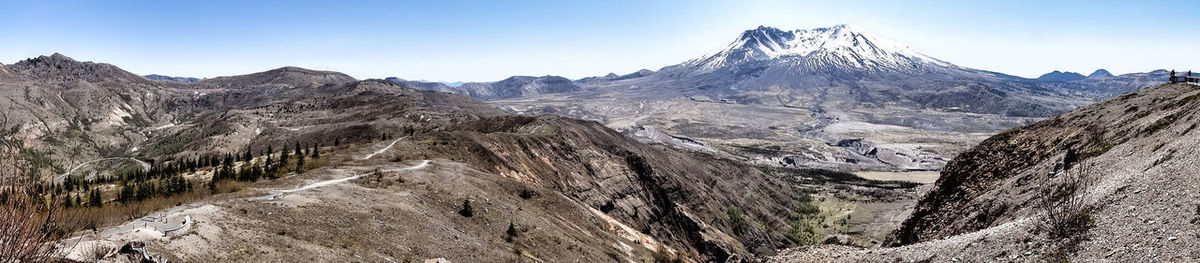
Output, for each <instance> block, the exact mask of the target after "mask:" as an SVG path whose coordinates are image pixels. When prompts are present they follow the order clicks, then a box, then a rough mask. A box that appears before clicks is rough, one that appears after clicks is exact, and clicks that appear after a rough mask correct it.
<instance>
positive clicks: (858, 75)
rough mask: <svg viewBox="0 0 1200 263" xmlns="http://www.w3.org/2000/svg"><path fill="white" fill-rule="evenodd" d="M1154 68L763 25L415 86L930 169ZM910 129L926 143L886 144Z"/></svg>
mask: <svg viewBox="0 0 1200 263" xmlns="http://www.w3.org/2000/svg"><path fill="white" fill-rule="evenodd" d="M1159 74H1165V73H1164V72H1160V71H1154V72H1150V73H1135V74H1126V75H1121V76H1109V75H1110V74H1108V73H1107V71H1103V70H1098V71H1097V72H1096V73H1093V74H1092V75H1093V76H1095V77H1092V78H1088V77H1084V76H1082V75H1079V74H1076V73H1064V72H1058V73H1052V74H1048V76H1044V78H1042V79H1027V78H1022V77H1017V76H1012V75H1007V74H1003V73H998V72H993V71H987V70H980V69H972V68H966V67H961V66H957V65H954V64H952V63H950V62H947V61H944V60H941V59H937V58H933V57H930V56H928V55H925V54H924V53H921V52H920V51H917V50H915V49H913V48H911V47H909V46H907V45H904V44H902V43H898V42H895V41H892V40H889V39H886V38H884V37H882V36H880V35H878V34H875V33H873V32H871V31H869V30H867V29H865V28H864V27H862V26H858V25H853V24H847V25H836V26H832V27H826V28H814V29H801V30H781V29H777V28H772V27H766V26H760V27H758V28H754V29H750V30H746V31H744V32H742V33H741V34H739V35H738V36H737V37H736V38H734V39H733V41H731V42H730V43H729V44H727V45H725V47H723V48H721V49H719V50H717V51H715V52H713V53H710V54H708V55H705V56H701V57H698V58H695V59H690V60H687V61H683V62H682V63H680V64H677V65H671V66H666V67H663V68H662V69H660V70H658V71H651V70H643V71H639V72H636V73H633V74H628V75H623V76H618V75H617V74H608V75H605V76H598V77H588V78H583V79H580V80H577V81H574V84H575V85H576V86H578V88H563V89H542V90H539V92H526V93H517V92H512V91H511V90H513V88H512V87H511V86H475V87H476V88H475V89H473V90H466V89H446V88H444V87H440V86H436V85H430V86H429V87H428V88H423V89H429V90H442V91H447V92H453V93H459V94H467V95H470V96H472V97H475V98H477V99H481V100H489V101H493V104H494V105H497V106H499V107H501V108H504V109H507V110H509V111H512V112H519V113H526V114H541V113H557V114H566V115H569V116H573V117H578V118H585V119H592V120H597V121H600V122H603V123H606V124H608V125H609V126H610V127H613V128H616V129H618V130H621V131H624V132H627V133H628V134H631V135H633V136H641V138H643V139H645V140H652V141H659V142H662V143H668V144H675V145H680V146H681V147H688V148H696V147H700V148H703V149H707V150H711V151H715V152H724V153H730V154H732V155H735V156H738V157H739V158H747V159H748V160H752V161H753V162H764V163H775V164H779V165H783V166H793V165H794V166H799V167H830V168H838V169H918V170H920V169H939V168H940V167H941V165H943V164H944V163H945V161H946V160H948V158H949V157H951V156H953V155H954V154H956V153H957V152H958V151H962V150H965V149H966V147H969V146H970V145H973V144H975V143H977V142H978V140H981V139H982V137H971V136H968V135H967V134H980V133H983V134H986V133H991V132H997V131H1001V130H1005V129H1008V128H1012V127H1015V126H1019V125H1022V124H1024V123H1027V122H1030V121H1033V120H1037V119H1040V118H1045V117H1049V116H1054V115H1056V114H1059V113H1062V112H1065V111H1067V110H1070V109H1073V108H1076V107H1079V106H1082V105H1086V104H1090V103H1093V102H1096V101H1098V100H1101V99H1104V98H1108V97H1111V96H1115V95H1117V94H1122V93H1125V92H1129V91H1133V90H1137V89H1140V88H1143V87H1147V86H1151V85H1154V84H1157V83H1161V82H1162V81H1163V80H1165V77H1161V76H1159ZM562 84H565V83H562ZM468 85H469V84H468ZM414 86H417V87H418V88H420V87H419V86H420V85H414ZM465 86H467V85H464V87H465ZM487 88H492V89H493V90H491V91H488V90H484V89H487ZM495 94H505V95H503V96H497V95H495ZM941 133H949V134H953V135H946V134H941ZM939 134H940V135H939ZM672 138H674V139H672ZM896 138H906V139H904V140H899V139H896ZM844 140H853V141H860V142H861V143H843V141H844ZM912 140H925V141H929V143H927V144H925V145H923V146H920V147H914V146H913V145H911V144H894V145H893V143H894V142H897V141H912ZM798 142H802V143H800V144H806V143H812V145H810V146H809V147H802V146H797V145H796V144H797V143H798ZM789 145H790V146H789ZM822 145H824V146H822ZM838 145H846V146H838ZM850 145H854V146H852V147H851V146H850ZM830 146H832V148H831V147H830ZM788 147H793V148H792V149H788ZM843 166H846V167H843ZM839 167H840V168H839ZM847 167H850V168H847Z"/></svg>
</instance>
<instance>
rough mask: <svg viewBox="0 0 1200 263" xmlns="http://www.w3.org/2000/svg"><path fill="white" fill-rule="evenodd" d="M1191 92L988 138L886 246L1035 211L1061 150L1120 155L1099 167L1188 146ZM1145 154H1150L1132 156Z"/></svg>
mask: <svg viewBox="0 0 1200 263" xmlns="http://www.w3.org/2000/svg"><path fill="white" fill-rule="evenodd" d="M1197 92H1200V91H1198V90H1197V88H1196V87H1195V86H1191V85H1162V86H1159V87H1155V88H1151V89H1146V90H1142V91H1138V92H1134V93H1130V94H1127V95H1124V96H1121V97H1118V98H1114V99H1110V100H1107V101H1104V102H1101V103H1097V104H1095V105H1089V106H1086V107H1083V108H1080V109H1078V110H1074V111H1071V112H1069V113H1067V114H1063V115H1061V116H1058V117H1055V118H1052V119H1049V120H1045V121H1041V122H1038V123H1035V124H1032V125H1029V126H1025V127H1020V128H1016V129H1013V130H1010V131H1007V132H1004V133H1001V134H998V135H996V136H993V137H992V138H989V139H987V140H985V141H984V142H982V143H980V144H979V145H978V146H976V147H975V148H974V149H972V150H971V151H968V152H965V153H963V154H961V155H959V156H958V157H956V158H955V159H954V160H953V161H951V162H950V163H949V164H948V165H947V166H946V169H945V170H943V171H942V177H941V178H940V179H939V180H938V182H937V186H936V187H935V188H934V189H933V190H932V191H931V192H930V193H929V194H928V195H926V196H925V197H924V199H923V200H922V201H921V203H920V204H919V206H918V207H917V209H916V211H914V212H913V215H912V217H910V218H909V219H908V220H907V221H906V222H905V223H904V225H903V226H902V227H901V228H900V229H899V230H897V231H896V232H895V239H894V240H893V242H892V243H891V244H892V245H906V244H912V243H916V242H922V241H928V240H933V239H938V238H945V237H948V236H952V235H958V234H963V233H967V232H973V231H977V230H981V229H985V228H988V227H992V226H996V225H999V224H1003V223H1006V222H1010V221H1013V220H1015V219H1017V218H1021V217H1024V216H1029V215H1031V214H1033V213H1034V212H1037V210H1036V208H1035V207H1036V205H1034V204H1035V203H1034V201H1036V200H1038V199H1037V198H1038V196H1037V194H1036V193H1037V191H1036V190H1038V189H1037V188H1038V187H1043V185H1041V184H1038V183H1039V182H1040V181H1042V180H1044V178H1045V177H1047V174H1050V173H1052V172H1054V171H1052V168H1053V167H1054V165H1055V164H1056V163H1057V162H1061V160H1062V158H1063V157H1064V154H1065V153H1066V152H1067V151H1068V149H1069V150H1073V151H1075V152H1078V153H1080V154H1079V155H1080V158H1081V159H1084V160H1087V159H1090V158H1094V157H1101V156H1104V155H1112V154H1124V155H1125V156H1120V158H1117V159H1118V160H1117V161H1115V162H1109V163H1100V164H1096V165H1100V166H1111V165H1113V164H1119V163H1130V162H1132V161H1136V160H1152V159H1158V158H1159V157H1158V156H1156V155H1158V154H1157V153H1159V151H1162V150H1161V149H1164V148H1166V149H1169V148H1168V147H1167V146H1171V145H1169V144H1173V145H1186V144H1188V143H1189V142H1188V141H1189V139H1190V138H1191V137H1192V135H1191V134H1190V132H1191V130H1192V129H1194V128H1195V127H1196V123H1197V122H1198V120H1195V119H1193V118H1194V117H1195V115H1197V114H1196V109H1197V108H1200V102H1197V101H1196V100H1195V99H1196V98H1197V96H1196V94H1197ZM1114 149H1128V150H1127V151H1125V152H1112V150H1114ZM1146 149H1152V150H1153V151H1149V152H1141V151H1140V150H1146ZM1172 152H1173V151H1172ZM1171 156H1174V155H1171ZM1106 157H1107V156H1106ZM1099 159H1106V158H1099ZM1099 159H1098V160H1099ZM1169 160H1170V158H1168V159H1167V160H1164V161H1169ZM1093 162H1095V161H1093ZM1147 169H1149V168H1147ZM1097 176H1098V177H1100V178H1101V180H1111V179H1112V178H1107V177H1109V175H1108V174H1099V175H1097ZM1101 205H1102V204H1101Z"/></svg>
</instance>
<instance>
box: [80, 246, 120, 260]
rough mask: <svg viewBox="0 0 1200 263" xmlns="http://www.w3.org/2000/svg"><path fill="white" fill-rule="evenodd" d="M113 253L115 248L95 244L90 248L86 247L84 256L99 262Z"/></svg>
mask: <svg viewBox="0 0 1200 263" xmlns="http://www.w3.org/2000/svg"><path fill="white" fill-rule="evenodd" d="M114 251H116V248H115V247H112V246H109V245H104V244H95V245H92V246H91V247H88V251H87V252H86V253H84V255H87V256H89V257H91V259H92V260H101V259H104V258H105V257H107V256H108V254H110V253H112V252H114Z"/></svg>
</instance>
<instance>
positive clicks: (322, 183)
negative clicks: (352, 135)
mask: <svg viewBox="0 0 1200 263" xmlns="http://www.w3.org/2000/svg"><path fill="white" fill-rule="evenodd" d="M429 163H430V161H429V160H421V163H420V164H417V165H414V166H411V167H405V168H395V169H386V170H382V171H384V172H399V171H408V170H417V169H423V168H425V167H426V166H429ZM364 175H367V174H366V173H362V174H358V175H354V176H349V177H343V178H338V179H330V180H324V181H319V182H314V183H311V184H307V185H304V186H301V187H296V188H292V189H287V190H272V191H271V192H270V193H269V194H267V195H265V196H261V197H255V198H251V199H250V200H252V201H265V200H275V199H279V197H281V196H283V195H284V194H288V193H295V192H300V191H304V190H309V189H313V188H318V187H324V186H330V185H335V184H341V183H345V182H349V181H350V180H354V179H358V178H360V177H363V176H364Z"/></svg>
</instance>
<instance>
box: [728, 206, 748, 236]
mask: <svg viewBox="0 0 1200 263" xmlns="http://www.w3.org/2000/svg"><path fill="white" fill-rule="evenodd" d="M725 216H727V217H729V226H730V227H733V232H735V233H740V232H741V231H742V229H744V228H745V227H746V218H745V216H744V215H742V209H741V208H737V207H730V208H726V209H725Z"/></svg>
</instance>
